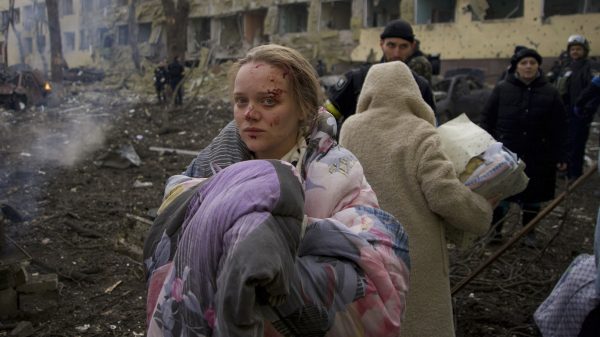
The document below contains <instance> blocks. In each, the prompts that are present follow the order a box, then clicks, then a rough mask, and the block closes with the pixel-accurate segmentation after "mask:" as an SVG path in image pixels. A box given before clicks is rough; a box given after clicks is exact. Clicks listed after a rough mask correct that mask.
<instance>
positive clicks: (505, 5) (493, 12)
mask: <svg viewBox="0 0 600 337" xmlns="http://www.w3.org/2000/svg"><path fill="white" fill-rule="evenodd" d="M467 8H468V9H469V10H470V11H471V18H472V19H473V20H475V21H480V20H495V19H514V18H520V17H523V0H501V1H497V0H496V1H489V0H471V1H470V2H469V4H468V5H467Z"/></svg>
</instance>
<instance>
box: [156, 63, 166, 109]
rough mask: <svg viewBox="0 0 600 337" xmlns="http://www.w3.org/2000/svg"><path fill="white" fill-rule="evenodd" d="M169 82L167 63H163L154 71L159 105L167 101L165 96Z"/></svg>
mask: <svg viewBox="0 0 600 337" xmlns="http://www.w3.org/2000/svg"><path fill="white" fill-rule="evenodd" d="M167 80H168V72H167V62H166V61H161V62H160V63H159V64H158V66H157V67H156V68H155V69H154V88H155V89H156V96H157V98H158V104H161V103H164V102H166V101H167V96H166V95H165V85H166V84H167Z"/></svg>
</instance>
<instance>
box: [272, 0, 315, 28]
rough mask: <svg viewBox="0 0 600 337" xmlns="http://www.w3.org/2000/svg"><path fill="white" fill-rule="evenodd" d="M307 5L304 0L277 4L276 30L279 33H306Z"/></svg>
mask: <svg viewBox="0 0 600 337" xmlns="http://www.w3.org/2000/svg"><path fill="white" fill-rule="evenodd" d="M308 6H309V4H308V3H306V2H298V3H291V4H282V5H279V7H278V9H279V15H278V18H277V19H278V20H277V21H278V25H277V32H278V33H279V34H289V33H306V32H307V31H308Z"/></svg>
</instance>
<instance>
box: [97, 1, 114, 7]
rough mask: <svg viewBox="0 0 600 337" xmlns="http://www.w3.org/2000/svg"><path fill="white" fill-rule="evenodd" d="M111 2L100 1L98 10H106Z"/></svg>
mask: <svg viewBox="0 0 600 337" xmlns="http://www.w3.org/2000/svg"><path fill="white" fill-rule="evenodd" d="M110 4H111V0H99V1H98V9H105V8H108V7H110Z"/></svg>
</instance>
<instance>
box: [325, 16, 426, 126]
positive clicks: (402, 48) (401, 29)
mask: <svg viewBox="0 0 600 337" xmlns="http://www.w3.org/2000/svg"><path fill="white" fill-rule="evenodd" d="M380 38H381V40H380V42H379V44H380V46H381V50H382V51H383V57H382V58H381V61H380V62H381V63H383V62H389V61H402V62H404V63H406V64H407V65H408V66H409V68H412V67H411V64H412V65H413V67H416V68H418V69H421V70H423V69H424V70H427V69H429V76H430V77H431V64H429V61H427V58H426V57H425V56H423V55H422V54H420V55H415V57H413V58H412V59H411V57H412V56H413V54H414V52H415V50H416V46H417V44H416V41H415V34H414V33H413V29H412V27H411V25H410V24H409V23H408V22H406V21H404V20H394V21H391V22H390V23H388V24H387V25H386V27H385V28H384V30H383V32H382V33H381V35H380ZM409 61H410V62H411V63H409ZM425 63H427V64H428V65H429V67H427V65H426V64H425ZM371 66H372V64H364V65H362V66H360V67H358V68H356V69H352V70H350V71H348V72H346V73H345V74H344V75H343V76H342V77H341V78H340V80H339V81H338V83H337V84H336V85H334V86H333V87H331V88H330V89H329V91H328V93H327V95H328V100H327V102H326V103H325V108H326V109H327V110H328V111H329V112H330V113H331V114H332V115H334V116H335V118H337V119H338V120H339V121H343V120H344V119H346V118H348V117H350V116H351V115H353V114H354V113H355V112H356V103H357V102H358V96H359V95H360V91H361V89H362V86H363V83H364V82H365V77H367V73H368V72H369V69H370V68H371ZM411 71H412V74H413V77H414V79H415V81H416V82H417V85H418V87H419V91H420V92H421V96H422V97H423V99H424V100H425V102H426V103H427V104H428V105H429V106H430V107H431V109H432V110H433V111H434V113H435V111H436V109H435V101H434V99H433V92H432V90H431V87H430V85H429V82H428V81H427V79H426V78H424V77H423V76H421V75H419V74H418V73H417V71H415V70H414V69H411Z"/></svg>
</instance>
